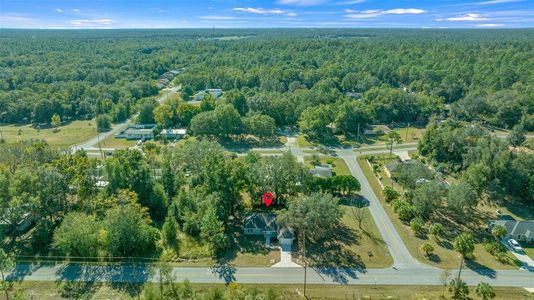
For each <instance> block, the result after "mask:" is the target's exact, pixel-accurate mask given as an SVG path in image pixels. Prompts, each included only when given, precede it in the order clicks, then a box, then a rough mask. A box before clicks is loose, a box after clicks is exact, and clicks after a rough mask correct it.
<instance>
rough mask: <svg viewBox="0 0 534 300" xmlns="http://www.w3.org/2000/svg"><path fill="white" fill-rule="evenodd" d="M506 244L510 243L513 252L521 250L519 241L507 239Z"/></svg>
mask: <svg viewBox="0 0 534 300" xmlns="http://www.w3.org/2000/svg"><path fill="white" fill-rule="evenodd" d="M508 245H510V247H512V249H514V251H515V252H523V248H521V245H519V243H518V242H517V241H516V240H514V239H509V240H508Z"/></svg>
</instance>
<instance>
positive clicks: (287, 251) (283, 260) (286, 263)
mask: <svg viewBox="0 0 534 300" xmlns="http://www.w3.org/2000/svg"><path fill="white" fill-rule="evenodd" d="M278 248H279V249H280V261H279V262H277V263H276V264H274V265H272V266H271V267H273V268H298V267H300V265H299V264H297V263H294V262H293V261H292V260H291V245H281V246H280V247H278Z"/></svg>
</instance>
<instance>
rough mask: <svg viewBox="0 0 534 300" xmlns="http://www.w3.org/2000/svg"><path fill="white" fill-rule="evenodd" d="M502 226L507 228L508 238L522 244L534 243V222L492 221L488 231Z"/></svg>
mask: <svg viewBox="0 0 534 300" xmlns="http://www.w3.org/2000/svg"><path fill="white" fill-rule="evenodd" d="M497 225H501V226H503V227H504V228H506V232H507V233H506V235H505V237H506V238H509V239H514V240H517V241H520V242H527V243H534V220H530V221H518V220H492V221H490V222H489V223H488V229H489V230H490V231H491V230H492V229H493V227H495V226H497Z"/></svg>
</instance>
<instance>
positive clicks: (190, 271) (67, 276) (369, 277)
mask: <svg viewBox="0 0 534 300" xmlns="http://www.w3.org/2000/svg"><path fill="white" fill-rule="evenodd" d="M173 273H174V274H175V276H176V280H177V281H184V280H186V279H188V280H189V281H191V282H196V283H230V282H238V283H260V284H261V283H264V284H267V283H270V284H277V283H278V284H302V282H303V276H304V268H301V267H300V268H234V267H232V266H228V265H217V266H213V267H209V268H208V267H203V268H191V267H188V268H174V269H173ZM157 274H158V272H157V268H150V266H149V265H146V264H137V265H132V264H115V265H111V266H95V265H80V264H69V265H65V264H59V265H43V266H37V265H29V264H18V265H17V267H16V269H15V271H14V272H12V273H10V274H9V275H8V276H7V279H8V280H12V281H20V280H34V281H73V280H79V281H91V282H115V283H117V282H122V283H124V282H133V283H140V282H150V281H152V282H156V281H158V277H157ZM442 274H443V271H442V270H439V269H425V268H415V269H411V268H405V269H394V268H386V269H364V270H361V269H336V268H307V282H308V283H309V284H363V285H374V284H376V285H442V284H443V282H442V279H441V278H442ZM450 275H451V276H450V277H449V278H453V277H454V276H456V275H457V270H452V271H451V272H450ZM462 280H464V281H466V282H467V284H468V285H476V284H478V283H479V282H481V281H483V282H487V283H489V284H491V285H493V286H513V287H531V288H534V272H529V271H525V270H523V271H495V270H491V269H484V270H469V269H464V270H463V271H462Z"/></svg>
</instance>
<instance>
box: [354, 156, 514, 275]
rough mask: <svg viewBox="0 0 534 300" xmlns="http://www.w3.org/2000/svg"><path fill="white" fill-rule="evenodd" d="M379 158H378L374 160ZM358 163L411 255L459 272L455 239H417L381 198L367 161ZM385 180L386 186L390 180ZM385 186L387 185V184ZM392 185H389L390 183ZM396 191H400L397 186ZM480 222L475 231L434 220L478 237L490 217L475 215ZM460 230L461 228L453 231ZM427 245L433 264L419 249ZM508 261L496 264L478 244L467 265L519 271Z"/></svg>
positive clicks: (425, 261) (444, 221) (442, 219)
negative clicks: (486, 219)
mask: <svg viewBox="0 0 534 300" xmlns="http://www.w3.org/2000/svg"><path fill="white" fill-rule="evenodd" d="M375 157H376V156H375ZM358 163H359V165H360V167H361V168H362V170H363V172H364V174H365V176H366V178H367V179H368V181H369V183H370V185H371V187H372V189H373V191H374V192H375V194H376V195H377V197H378V198H379V200H380V202H381V203H382V205H383V206H384V209H385V210H386V212H387V213H388V215H389V217H390V218H391V221H392V222H393V224H394V225H395V227H396V228H397V231H398V232H399V235H400V236H401V237H402V239H403V241H404V243H405V244H406V247H407V248H408V250H409V251H410V253H411V254H412V255H413V256H414V257H415V258H417V259H418V260H419V261H422V262H424V263H427V264H430V265H434V266H437V267H440V268H444V269H448V268H458V267H459V265H460V257H459V255H458V253H457V252H456V251H454V249H453V248H452V239H453V238H454V237H453V236H450V237H448V238H442V239H440V240H436V239H435V238H434V237H431V236H430V235H427V236H424V237H416V236H415V235H414V233H413V232H412V230H411V229H410V228H409V226H408V225H407V224H404V223H403V222H402V221H401V220H400V219H399V218H398V216H397V215H396V214H395V212H394V211H393V209H392V207H391V205H389V204H388V203H386V201H385V200H384V197H383V196H382V187H381V186H380V184H379V181H378V179H377V178H376V177H375V175H374V174H373V171H372V169H371V167H370V166H369V164H368V163H367V161H366V159H365V158H364V157H358ZM382 177H383V180H385V181H386V182H387V179H384V177H387V176H382ZM386 182H384V184H386ZM388 183H389V182H388ZM395 187H397V188H399V187H398V185H396V186H395ZM476 212H477V216H476V218H477V219H478V218H480V219H478V223H477V224H475V225H474V226H475V227H476V230H475V229H474V228H473V226H471V227H470V228H468V227H466V226H463V225H457V224H455V223H454V221H453V220H451V219H447V218H446V216H442V215H438V218H439V220H434V219H433V220H432V222H438V221H439V222H440V223H442V224H443V225H444V226H445V228H448V229H451V227H454V226H462V227H461V229H462V230H464V231H471V232H473V234H474V235H475V236H477V235H479V234H480V233H482V232H483V230H484V228H485V227H484V226H485V222H484V220H483V219H482V218H484V217H487V216H484V212H480V211H478V210H477V211H476ZM454 229H458V228H454ZM425 242H428V243H430V244H431V245H432V246H433V247H434V249H435V251H434V253H435V255H434V256H433V257H432V258H433V259H432V260H430V259H428V258H427V257H425V256H424V255H423V253H422V252H421V250H420V249H419V248H420V246H421V245H422V244H423V243H425ZM507 257H508V259H509V261H510V262H509V263H507V264H503V263H500V262H499V261H497V259H495V258H494V257H493V256H492V255H490V254H489V253H488V252H487V251H486V250H485V249H484V247H483V245H482V244H476V246H475V251H474V258H475V259H474V260H473V261H469V262H468V267H472V268H491V269H517V268H518V265H520V264H519V262H518V261H517V260H516V259H515V257H513V255H511V254H510V253H508V254H507Z"/></svg>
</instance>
